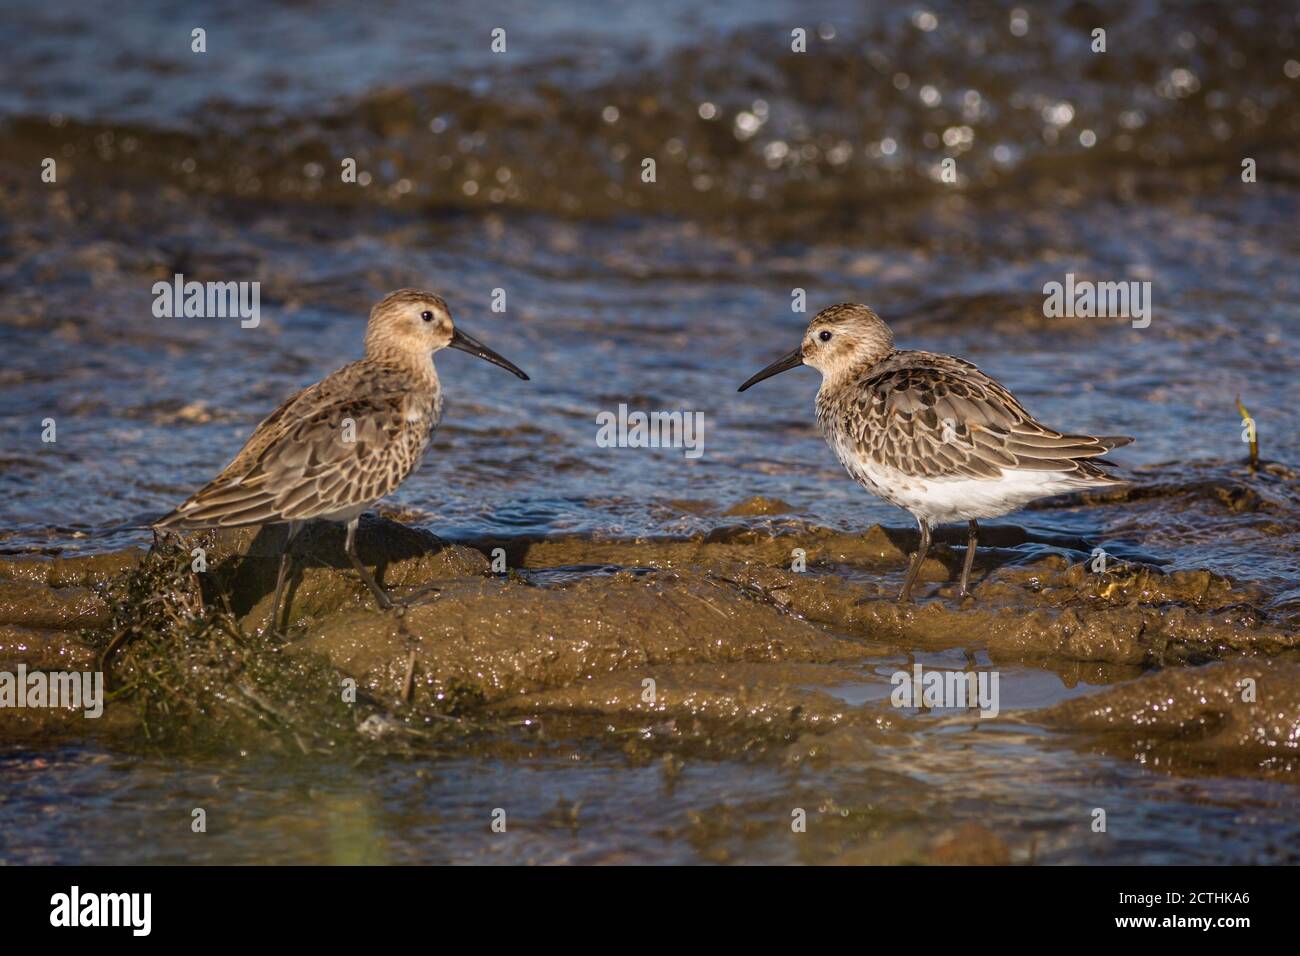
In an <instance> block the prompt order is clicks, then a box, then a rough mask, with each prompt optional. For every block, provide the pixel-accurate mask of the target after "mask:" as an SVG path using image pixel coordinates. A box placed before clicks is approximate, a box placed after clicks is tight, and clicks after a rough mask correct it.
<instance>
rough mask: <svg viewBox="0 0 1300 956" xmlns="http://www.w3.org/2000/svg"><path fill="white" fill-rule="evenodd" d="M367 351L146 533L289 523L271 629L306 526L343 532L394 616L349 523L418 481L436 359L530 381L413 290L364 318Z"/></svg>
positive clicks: (302, 398) (276, 417)
mask: <svg viewBox="0 0 1300 956" xmlns="http://www.w3.org/2000/svg"><path fill="white" fill-rule="evenodd" d="M365 348H366V354H365V358H363V359H361V360H360V361H357V362H353V363H352V364H350V365H345V366H343V368H341V369H339V370H338V371H336V372H334V373H333V374H331V375H329V376H328V377H326V378H324V379H322V380H321V381H319V382H317V383H316V384H315V385H311V386H308V387H307V388H305V389H303V390H302V391H300V392H298V393H297V394H296V395H293V396H291V397H290V398H288V399H287V400H285V402H284V403H283V404H282V405H280V407H279V408H277V409H276V410H275V411H273V412H272V413H271V414H270V415H269V416H267V418H266V419H265V420H263V422H262V423H261V424H260V425H258V426H257V428H256V429H254V431H253V434H252V435H251V436H249V439H248V441H246V442H245V443H244V447H243V448H242V449H240V451H239V454H237V455H236V456H235V457H234V459H233V460H232V461H231V462H230V464H228V465H227V466H226V467H225V468H224V469H222V471H221V474H219V475H217V477H215V478H213V479H212V480H211V481H210V482H208V483H207V484H206V485H204V486H203V487H202V488H200V489H199V490H198V491H196V492H195V493H194V494H193V495H191V496H190V497H189V498H187V499H186V500H185V502H184V503H183V504H181V505H180V506H179V507H178V508H176V510H175V511H173V512H171V513H170V514H168V515H167V516H166V517H164V518H161V519H160V520H158V521H157V522H156V523H155V524H154V527H155V528H156V529H159V530H166V531H183V530H192V529H201V528H238V527H243V526H245V525H267V524H288V526H289V532H288V535H287V536H286V539H285V543H284V551H283V552H282V554H281V557H280V570H279V573H278V575H277V577H276V584H275V597H274V599H273V601H272V604H271V617H270V626H271V628H272V629H274V628H275V627H276V626H277V618H278V615H279V609H280V600H281V598H282V596H283V594H284V586H285V582H286V580H287V578H288V573H289V570H290V567H291V563H292V556H291V552H290V546H291V545H292V543H293V539H294V538H295V537H296V536H297V534H298V532H299V531H300V530H301V529H302V526H303V525H304V524H305V523H306V522H308V521H312V520H315V519H320V520H324V521H339V522H343V523H344V524H345V525H346V527H347V536H346V539H345V544H344V550H345V551H346V552H347V556H348V559H349V560H350V561H351V562H352V566H353V567H354V568H355V569H356V571H357V574H358V575H359V576H360V577H361V580H362V581H363V582H364V583H365V585H366V587H368V588H369V589H370V591H371V593H372V594H373V595H374V597H375V600H376V601H377V602H378V603H379V605H380V607H382V608H385V609H387V608H391V607H393V601H392V599H391V598H390V597H389V596H388V594H387V593H386V592H385V591H384V590H383V588H381V587H380V586H379V584H378V583H377V582H376V581H375V579H374V577H373V576H372V575H371V574H370V572H369V571H368V570H367V569H366V567H365V565H363V564H362V563H361V559H360V558H359V557H358V556H357V552H356V531H357V523H358V522H359V520H360V517H361V514H362V512H364V511H366V510H367V509H368V508H370V507H372V506H373V505H374V504H375V503H376V502H377V501H379V500H380V499H381V498H383V497H384V496H386V495H388V494H390V493H392V492H393V491H394V490H396V488H397V487H398V485H400V484H401V483H402V482H403V481H405V480H406V478H407V477H408V476H410V474H411V473H412V472H414V471H415V469H416V467H418V465H419V464H420V461H421V459H422V458H423V457H424V453H425V451H426V450H427V449H428V447H429V441H430V438H431V437H432V435H433V430H434V429H435V428H436V427H437V425H438V422H439V421H440V420H441V418H442V386H441V384H440V383H439V381H438V373H437V371H436V370H435V369H434V367H433V353H434V352H437V351H439V350H441V349H444V348H453V349H459V350H460V351H462V352H468V353H470V354H471V355H476V356H478V357H479V358H481V359H484V360H485V361H488V362H491V363H492V364H493V365H499V366H500V367H501V368H503V369H506V370H507V371H509V372H512V373H514V374H515V375H516V376H518V377H519V378H521V379H524V380H525V381H527V380H528V376H527V375H525V374H524V373H523V371H522V370H520V369H519V368H518V367H517V366H516V365H515V364H514V363H513V362H510V361H508V360H507V359H505V358H503V357H501V356H500V355H498V354H497V353H496V352H494V351H492V350H491V349H490V348H488V347H487V346H486V345H484V344H483V343H482V342H479V341H478V340H476V339H474V338H471V337H470V336H469V335H467V334H466V333H465V332H462V331H461V330H460V329H458V328H456V327H455V325H453V324H452V320H451V312H450V310H449V309H448V307H447V303H446V302H445V301H443V299H442V297H441V296H438V295H435V294H434V293H432V292H422V291H419V290H417V289H401V290H399V291H397V292H393V293H390V294H389V295H387V296H385V297H384V298H383V299H382V300H381V301H380V302H379V303H378V304H377V305H375V307H374V308H373V309H371V311H370V322H369V324H368V326H367V328H366V339H365Z"/></svg>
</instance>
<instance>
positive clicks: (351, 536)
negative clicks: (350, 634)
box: [343, 518, 393, 611]
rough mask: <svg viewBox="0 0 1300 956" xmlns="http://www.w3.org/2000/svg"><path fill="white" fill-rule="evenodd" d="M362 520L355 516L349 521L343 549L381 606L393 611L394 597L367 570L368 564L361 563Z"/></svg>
mask: <svg viewBox="0 0 1300 956" xmlns="http://www.w3.org/2000/svg"><path fill="white" fill-rule="evenodd" d="M360 521H361V519H360V518H353V519H352V520H351V521H349V522H348V536H347V539H346V540H345V541H344V543H343V550H344V551H346V552H347V555H348V560H350V561H351V562H352V566H353V567H354V568H356V569H357V574H359V575H361V580H362V581H365V582H366V587H368V588H370V593H371V594H373V595H374V596H375V600H376V601H378V602H379V606H380V607H381V608H383V609H384V610H385V611H391V610H392V609H393V600H392V598H390V597H389V596H388V595H387V594H386V593H385V592H384V589H383V588H381V587H380V586H379V584H378V583H377V582H376V581H375V579H374V577H373V576H372V575H371V574H370V572H369V571H367V570H366V566H365V565H364V564H362V563H361V559H360V558H359V557H357V525H358V524H359V523H360Z"/></svg>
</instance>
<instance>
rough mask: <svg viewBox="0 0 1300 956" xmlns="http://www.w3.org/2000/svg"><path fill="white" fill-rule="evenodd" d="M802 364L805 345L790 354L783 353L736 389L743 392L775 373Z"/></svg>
mask: <svg viewBox="0 0 1300 956" xmlns="http://www.w3.org/2000/svg"><path fill="white" fill-rule="evenodd" d="M802 364H803V346H802V345H800V346H799V347H798V348H797V349H795V350H794V351H793V352H791V353H790V354H789V355H782V356H781V357H780V358H779V359H777V360H776V361H775V362H773V363H772V364H771V365H769V366H768V367H767V368H765V369H763V370H762V371H761V372H755V373H754V374H753V375H752V376H750V378H749V381H747V382H746V383H745V384H744V385H742V386H740V388H738V389H736V391H738V392H743V391H744V390H745V389H747V388H749V386H751V385H757V384H758V383H759V382H761V381H763V379H765V378H771V377H772V376H773V375H779V374H780V373H782V372H785V371H788V370H790V369H792V368H794V367H796V366H798V365H802Z"/></svg>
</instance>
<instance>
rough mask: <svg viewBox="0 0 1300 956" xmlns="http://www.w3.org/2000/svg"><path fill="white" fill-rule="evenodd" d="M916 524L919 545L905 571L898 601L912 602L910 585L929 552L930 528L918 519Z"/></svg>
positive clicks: (913, 582)
mask: <svg viewBox="0 0 1300 956" xmlns="http://www.w3.org/2000/svg"><path fill="white" fill-rule="evenodd" d="M916 523H917V524H919V525H920V526H921V543H920V544H918V545H917V546H916V555H915V556H914V557H913V558H912V566H911V567H910V568H908V569H907V579H906V580H905V581H903V590H902V591H900V592H899V593H898V599H899V600H900V601H910V600H912V585H913V584H915V583H916V576H917V575H918V574H919V573H920V572H921V564H922V563H923V562H924V561H925V556H926V554H928V553H929V551H930V526H929V525H928V524H926V523H925V522H924V521H922V520H921V519H920V518H917V519H916Z"/></svg>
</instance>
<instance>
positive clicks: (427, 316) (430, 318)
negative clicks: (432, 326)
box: [420, 309, 433, 322]
mask: <svg viewBox="0 0 1300 956" xmlns="http://www.w3.org/2000/svg"><path fill="white" fill-rule="evenodd" d="M420 318H422V319H424V321H426V322H432V321H433V313H432V312H430V311H429V310H428V309H425V310H424V311H423V312H421V313H420Z"/></svg>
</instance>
